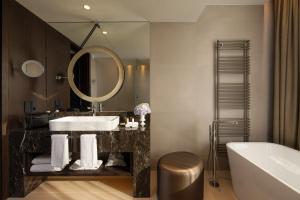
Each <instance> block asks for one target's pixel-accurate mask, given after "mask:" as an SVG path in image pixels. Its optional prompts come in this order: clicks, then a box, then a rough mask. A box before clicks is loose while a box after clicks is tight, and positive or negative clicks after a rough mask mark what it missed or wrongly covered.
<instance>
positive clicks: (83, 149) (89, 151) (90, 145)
mask: <svg viewBox="0 0 300 200" xmlns="http://www.w3.org/2000/svg"><path fill="white" fill-rule="evenodd" d="M97 164H98V152H97V139H96V134H83V135H81V136H80V166H81V167H83V168H84V169H93V168H95V167H96V166H97Z"/></svg>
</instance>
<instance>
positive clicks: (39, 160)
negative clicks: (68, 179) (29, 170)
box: [31, 153, 72, 165]
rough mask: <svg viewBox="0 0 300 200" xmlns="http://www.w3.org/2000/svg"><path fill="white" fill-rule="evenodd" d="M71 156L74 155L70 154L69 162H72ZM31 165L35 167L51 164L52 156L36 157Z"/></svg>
mask: <svg viewBox="0 0 300 200" xmlns="http://www.w3.org/2000/svg"><path fill="white" fill-rule="evenodd" d="M71 154H72V153H69V161H71ZM31 164H33V165H40V164H51V156H50V155H47V154H42V155H39V156H36V157H34V158H33V159H32V161H31Z"/></svg>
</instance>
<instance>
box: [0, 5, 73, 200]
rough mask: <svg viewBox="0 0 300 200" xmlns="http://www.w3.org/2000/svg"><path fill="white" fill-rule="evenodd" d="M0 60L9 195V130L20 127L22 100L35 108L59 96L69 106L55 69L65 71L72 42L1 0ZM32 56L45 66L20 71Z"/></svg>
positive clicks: (43, 108) (5, 192) (44, 106)
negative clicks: (32, 74)
mask: <svg viewBox="0 0 300 200" xmlns="http://www.w3.org/2000/svg"><path fill="white" fill-rule="evenodd" d="M2 5H3V6H4V8H3V10H2V17H3V19H2V42H3V44H2V60H1V73H2V74H1V77H2V80H1V89H2V91H1V92H2V98H1V101H2V102H1V110H2V115H1V118H2V119H1V120H2V123H1V130H2V136H1V139H2V141H1V142H2V143H1V144H2V176H1V179H2V185H1V186H2V187H1V188H2V192H3V193H2V195H3V196H2V197H1V199H6V198H7V197H8V179H9V177H8V174H9V172H8V169H9V163H8V160H9V157H8V156H9V152H8V146H9V144H8V134H9V130H11V129H14V128H18V127H22V126H23V118H24V101H34V102H35V105H36V111H37V112H38V111H46V110H47V109H48V110H49V109H51V110H53V109H54V101H55V100H60V101H61V102H62V103H63V107H64V108H68V107H69V93H70V88H69V86H68V82H67V80H65V81H64V83H62V84H59V83H57V82H56V80H55V76H56V74H57V73H63V74H66V71H67V66H68V62H69V60H70V45H71V42H70V41H69V40H68V39H67V38H66V37H64V36H63V35H62V34H60V33H59V32H57V31H56V30H54V29H53V28H52V27H50V26H49V25H48V24H47V23H46V22H44V21H42V20H41V19H40V18H38V17H37V16H35V15H34V14H32V13H31V12H29V11H28V10H27V9H25V8H24V7H23V6H21V5H20V4H18V3H17V2H16V1H15V0H2ZM28 59H35V60H38V61H40V62H41V63H42V64H44V65H45V67H46V73H44V74H43V75H42V76H41V77H39V78H33V79H32V78H28V77H26V76H25V75H24V74H23V72H22V71H21V65H22V63H23V62H24V61H25V60H28Z"/></svg>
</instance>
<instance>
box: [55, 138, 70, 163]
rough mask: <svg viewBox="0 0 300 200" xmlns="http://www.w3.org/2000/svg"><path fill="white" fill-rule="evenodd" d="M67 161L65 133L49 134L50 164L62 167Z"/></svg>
mask: <svg viewBox="0 0 300 200" xmlns="http://www.w3.org/2000/svg"><path fill="white" fill-rule="evenodd" d="M68 163H69V141H68V135H67V134H53V135H51V166H52V167H56V168H64V167H65V166H66V165H67V164H68Z"/></svg>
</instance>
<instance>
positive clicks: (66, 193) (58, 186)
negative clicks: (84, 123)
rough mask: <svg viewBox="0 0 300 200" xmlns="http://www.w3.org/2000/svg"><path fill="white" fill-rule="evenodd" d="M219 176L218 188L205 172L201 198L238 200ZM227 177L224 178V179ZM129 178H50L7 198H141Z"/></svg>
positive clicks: (153, 179) (153, 174) (153, 192)
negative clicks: (25, 192)
mask: <svg viewBox="0 0 300 200" xmlns="http://www.w3.org/2000/svg"><path fill="white" fill-rule="evenodd" d="M220 177H223V178H219V181H220V184H221V187H220V188H217V189H216V188H212V187H210V186H209V184H208V175H207V172H205V184H204V199H205V200H237V198H236V197H235V195H234V192H233V190H232V186H231V181H230V179H229V178H228V177H229V176H228V173H227V172H221V173H220ZM226 177H227V178H226ZM131 193H132V179H131V178H130V177H103V178H100V179H99V178H97V179H96V178H95V179H93V180H91V179H90V178H89V179H88V180H86V178H85V177H82V178H81V179H78V178H76V180H70V178H69V179H68V180H66V179H65V178H64V179H60V178H51V179H49V180H48V181H46V182H44V183H43V184H41V185H40V186H39V187H38V188H36V189H35V190H34V191H32V192H31V193H30V194H28V195H27V196H26V197H25V198H16V199H15V198H10V199H9V200H138V199H139V200H142V199H141V198H133V197H132V196H131ZM144 199H151V200H156V199H157V198H156V172H155V171H153V172H151V198H144Z"/></svg>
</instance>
